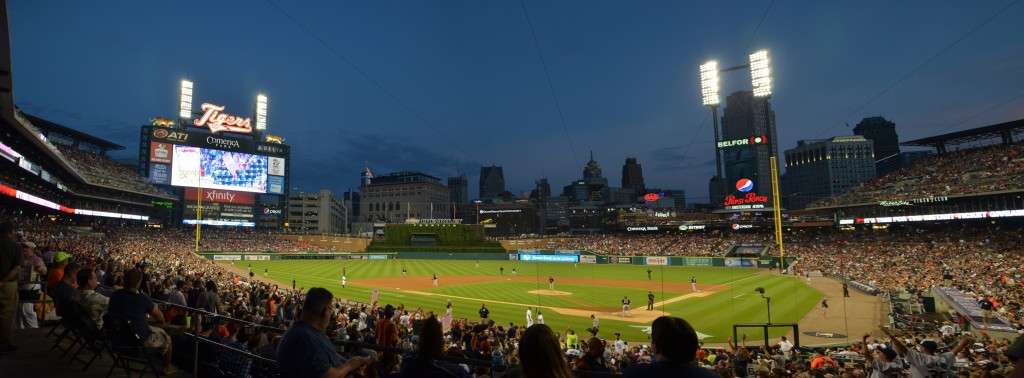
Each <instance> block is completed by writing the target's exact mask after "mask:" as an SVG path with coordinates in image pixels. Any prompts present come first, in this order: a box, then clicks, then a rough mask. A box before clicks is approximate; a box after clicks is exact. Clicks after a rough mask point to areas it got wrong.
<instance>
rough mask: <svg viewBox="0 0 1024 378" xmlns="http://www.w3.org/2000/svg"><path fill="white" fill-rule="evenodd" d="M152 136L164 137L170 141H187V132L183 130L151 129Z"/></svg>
mask: <svg viewBox="0 0 1024 378" xmlns="http://www.w3.org/2000/svg"><path fill="white" fill-rule="evenodd" d="M153 137H154V138H157V139H166V140H169V141H172V142H188V133H186V132H184V131H174V130H167V129H153Z"/></svg>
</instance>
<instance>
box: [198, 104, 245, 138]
mask: <svg viewBox="0 0 1024 378" xmlns="http://www.w3.org/2000/svg"><path fill="white" fill-rule="evenodd" d="M202 108H203V116H202V117H199V119H197V120H195V121H192V124H194V125H196V127H209V128H210V132H211V133H219V132H221V131H227V132H232V133H242V134H251V133H252V119H250V118H242V117H239V116H234V115H230V114H227V113H222V112H223V111H224V107H223V106H221V105H214V104H210V103H205V104H203V107H202Z"/></svg>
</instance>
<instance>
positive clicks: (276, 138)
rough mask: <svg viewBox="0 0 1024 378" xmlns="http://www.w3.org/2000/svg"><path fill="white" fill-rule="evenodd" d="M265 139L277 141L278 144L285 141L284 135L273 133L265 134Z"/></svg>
mask: <svg viewBox="0 0 1024 378" xmlns="http://www.w3.org/2000/svg"><path fill="white" fill-rule="evenodd" d="M264 140H266V141H267V143H277V144H282V143H284V137H282V136H278V135H273V134H266V135H265V136H264Z"/></svg>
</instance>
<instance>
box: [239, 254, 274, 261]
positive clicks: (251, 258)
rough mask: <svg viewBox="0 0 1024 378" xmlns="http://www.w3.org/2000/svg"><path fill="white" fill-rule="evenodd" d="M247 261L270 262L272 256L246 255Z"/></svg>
mask: <svg viewBox="0 0 1024 378" xmlns="http://www.w3.org/2000/svg"><path fill="white" fill-rule="evenodd" d="M245 259H246V260H256V261H266V260H270V255H245Z"/></svg>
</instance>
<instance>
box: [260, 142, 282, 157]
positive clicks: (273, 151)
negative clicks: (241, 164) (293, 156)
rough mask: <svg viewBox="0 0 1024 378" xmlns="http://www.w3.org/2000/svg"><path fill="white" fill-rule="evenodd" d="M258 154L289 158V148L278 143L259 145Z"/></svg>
mask: <svg viewBox="0 0 1024 378" xmlns="http://www.w3.org/2000/svg"><path fill="white" fill-rule="evenodd" d="M256 153H259V154H264V155H273V156H288V146H286V145H283V144H276V143H257V144H256Z"/></svg>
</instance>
